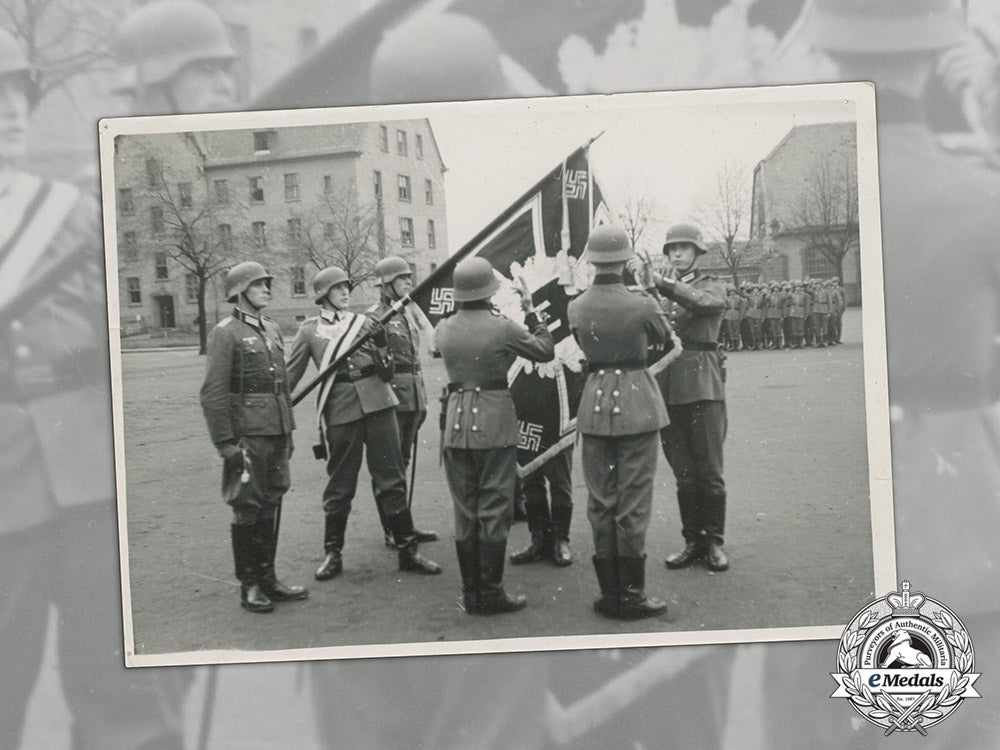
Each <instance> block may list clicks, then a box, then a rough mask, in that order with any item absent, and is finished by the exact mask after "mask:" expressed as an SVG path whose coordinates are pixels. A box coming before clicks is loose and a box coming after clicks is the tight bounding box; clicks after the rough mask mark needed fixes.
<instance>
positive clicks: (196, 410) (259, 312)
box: [101, 83, 895, 666]
mask: <svg viewBox="0 0 1000 750" xmlns="http://www.w3.org/2000/svg"><path fill="white" fill-rule="evenodd" d="M314 123H315V124H314ZM179 126H180V127H182V128H183V127H185V126H186V127H187V128H190V129H178V128H179ZM874 136H875V122H874V101H873V96H872V91H871V87H870V86H866V85H865V84H860V83H859V84H854V85H849V84H836V85H827V86H810V87H786V88H773V89H754V90H728V91H717V92H689V93H675V94H655V95H654V94H635V95H619V96H616V97H609V98H604V99H601V100H598V99H592V98H586V97H572V98H564V99H533V100H529V101H527V102H524V103H510V102H479V103H468V104H459V105H453V104H448V105H444V104H438V105H435V104H431V105H398V106H395V107H388V108H381V109H378V108H354V109H348V110H326V111H322V110H313V111H298V112H273V113H270V112H261V113H247V114H241V115H217V116H209V115H204V116H201V117H199V118H192V117H189V116H184V117H179V118H177V117H175V118H169V117H168V118H132V119H119V120H104V121H102V123H101V138H102V147H103V148H104V152H103V156H104V161H103V166H104V168H105V169H104V170H103V172H102V178H103V184H104V196H105V227H106V228H107V230H108V232H107V235H106V238H105V245H106V247H107V248H108V263H107V267H108V269H111V270H113V271H114V273H109V276H108V283H109V289H110V290H111V295H110V300H111V306H110V309H109V319H110V320H111V321H116V322H118V324H119V328H118V330H117V331H116V333H117V336H114V337H113V343H112V349H113V351H114V356H113V358H114V360H115V362H116V363H118V365H119V366H118V367H117V368H116V369H115V375H114V377H115V378H116V382H117V378H118V376H119V375H120V383H121V389H120V391H119V390H118V389H117V388H116V390H115V397H116V398H115V405H116V417H117V420H118V421H117V424H116V427H117V443H116V449H117V456H118V459H119V460H118V463H117V477H118V483H119V484H118V497H119V508H120V534H121V540H122V560H123V563H122V571H123V594H124V600H125V602H126V604H125V613H124V615H125V620H126V634H127V635H126V656H127V663H129V664H130V665H134V666H144V665H151V664H161V663H181V662H184V661H192V662H211V661H214V660H216V659H219V660H240V659H243V660H253V659H254V658H256V657H261V658H268V659H275V658H288V657H289V656H292V657H293V658H307V657H309V656H326V657H330V656H333V657H335V656H372V655H398V654H405V653H425V654H430V653H459V652H463V651H494V650H524V649H528V650H537V649H546V648H562V649H565V648H580V647H587V646H589V645H591V644H593V643H594V637H599V638H601V639H603V640H604V642H606V643H608V644H614V645H621V646H628V645H650V644H653V643H692V642H694V643H707V642H713V641H726V640H732V639H738V640H739V639H743V640H759V639H775V638H782V637H784V638H810V637H811V638H818V637H820V638H821V637H829V636H830V635H831V633H836V632H837V629H838V628H841V629H842V627H843V623H841V622H840V621H839V619H838V615H839V613H840V612H841V611H843V609H844V608H845V607H848V606H849V605H848V603H849V602H864V601H865V600H866V599H868V598H870V597H872V596H873V595H875V593H876V592H877V591H879V590H880V586H885V585H891V582H892V581H893V580H894V575H895V573H894V569H893V549H892V528H891V519H892V508H891V492H890V485H889V482H888V481H887V479H888V472H889V460H888V459H889V451H888V447H889V446H888V439H887V437H888V436H887V426H888V407H887V404H888V401H887V398H886V394H885V389H884V382H885V381H884V377H882V375H881V374H882V373H884V368H885V353H884V352H885V349H884V338H883V332H884V323H883V316H882V306H881V299H880V292H881V283H880V281H881V274H880V263H879V259H880V252H879V245H878V202H877V195H878V188H877V179H876V172H875V168H874V167H875V154H874V146H875V141H874ZM150 260H152V263H150V262H149V261H150ZM114 327H115V326H114V324H112V330H114ZM220 477H221V479H220ZM880 477H881V479H879V478H880ZM220 489H221V491H220ZM213 496H214V497H215V498H217V502H215V503H209V502H207V500H208V499H209V498H212V497H213ZM227 537H228V538H227ZM778 546H780V547H781V549H782V554H781V555H780V556H777V557H775V556H771V555H765V554H762V551H763V550H768V549H774V548H777V547H778ZM168 571H169V572H168ZM818 590H825V593H824V595H823V596H822V597H821V598H819V599H817V596H816V592H817V591H818ZM168 613H170V616H169V617H167V615H168ZM249 615H257V616H249ZM264 615H271V616H267V617H265V616H264ZM243 652H245V653H243Z"/></svg>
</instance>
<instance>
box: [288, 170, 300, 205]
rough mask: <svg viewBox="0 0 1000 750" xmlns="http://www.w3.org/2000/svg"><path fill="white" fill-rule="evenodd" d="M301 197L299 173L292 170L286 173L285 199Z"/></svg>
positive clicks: (295, 199) (293, 199) (292, 199)
mask: <svg viewBox="0 0 1000 750" xmlns="http://www.w3.org/2000/svg"><path fill="white" fill-rule="evenodd" d="M298 199H299V173H298V172H290V173H289V174H286V175H285V200H286V201H297V200H298Z"/></svg>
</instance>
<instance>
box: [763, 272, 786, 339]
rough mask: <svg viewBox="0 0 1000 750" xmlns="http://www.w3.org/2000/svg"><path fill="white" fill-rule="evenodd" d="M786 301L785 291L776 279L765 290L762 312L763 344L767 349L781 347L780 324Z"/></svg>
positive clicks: (783, 316) (783, 315)
mask: <svg viewBox="0 0 1000 750" xmlns="http://www.w3.org/2000/svg"><path fill="white" fill-rule="evenodd" d="M786 305H787V301H786V298H785V293H784V292H783V291H782V290H781V287H780V286H779V285H778V283H777V282H776V281H772V282H771V284H770V286H769V288H768V290H767V302H766V311H765V313H764V325H765V326H766V328H765V331H764V345H765V348H767V349H780V348H781V344H782V342H781V326H782V321H783V320H784V318H785V306H786Z"/></svg>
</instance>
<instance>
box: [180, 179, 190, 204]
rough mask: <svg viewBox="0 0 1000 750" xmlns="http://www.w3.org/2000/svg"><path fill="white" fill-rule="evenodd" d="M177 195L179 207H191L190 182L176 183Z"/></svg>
mask: <svg viewBox="0 0 1000 750" xmlns="http://www.w3.org/2000/svg"><path fill="white" fill-rule="evenodd" d="M177 197H178V199H179V200H180V202H181V208H191V202H192V201H191V183H190V182H179V183H177Z"/></svg>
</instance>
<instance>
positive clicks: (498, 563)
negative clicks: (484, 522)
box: [472, 539, 528, 615]
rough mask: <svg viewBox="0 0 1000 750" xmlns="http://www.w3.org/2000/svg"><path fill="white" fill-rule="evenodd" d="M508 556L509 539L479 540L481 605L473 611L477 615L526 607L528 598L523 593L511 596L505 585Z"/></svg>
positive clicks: (513, 610) (493, 613) (499, 612)
mask: <svg viewBox="0 0 1000 750" xmlns="http://www.w3.org/2000/svg"><path fill="white" fill-rule="evenodd" d="M506 556H507V541H506V540H504V541H502V542H487V541H484V540H482V539H480V540H479V607H478V608H477V609H476V610H474V611H473V612H472V614H477V615H495V614H501V613H503V612H516V611H517V610H519V609H524V608H525V606H527V604H528V598H527V597H526V596H524V595H523V594H518V595H517V596H514V597H511V596H509V595H508V594H507V592H506V591H505V590H504V587H503V568H504V560H505V558H506Z"/></svg>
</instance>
